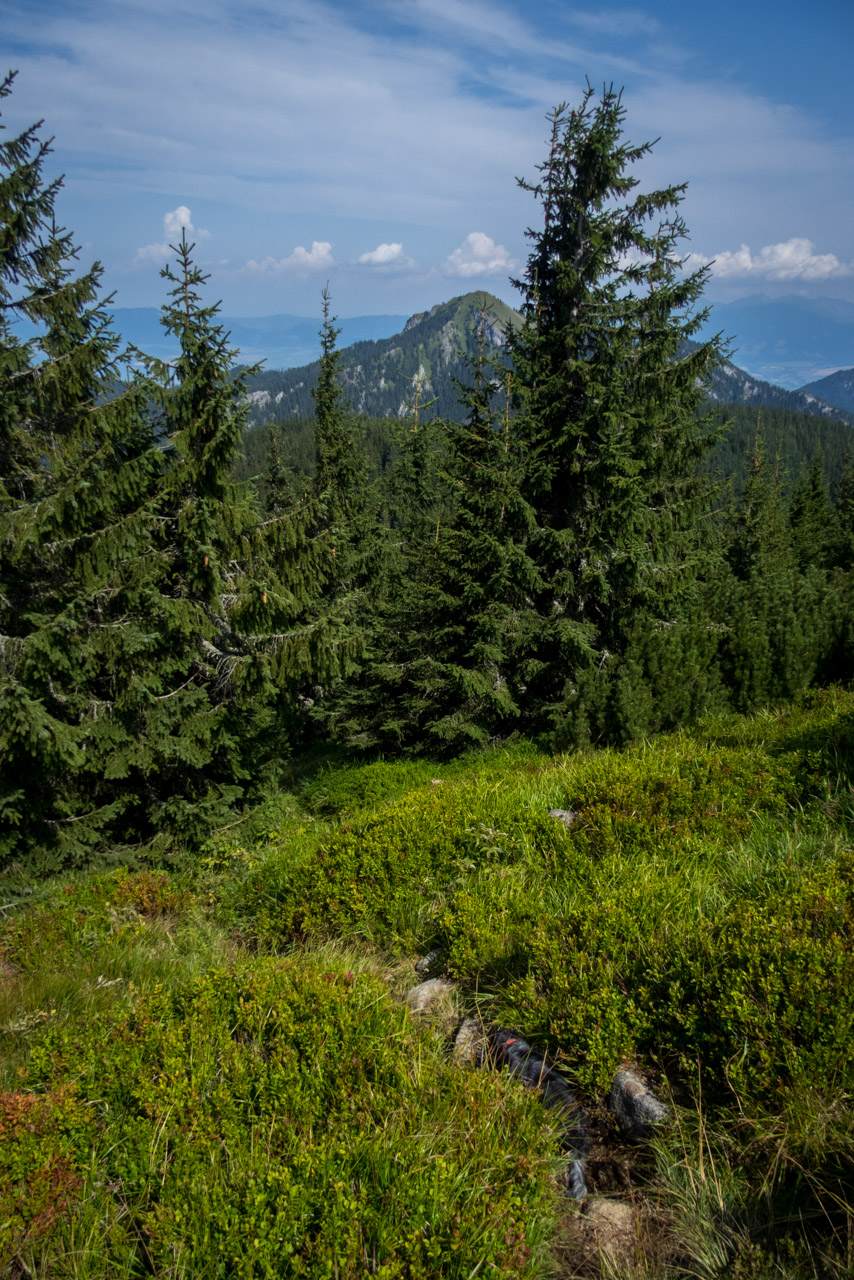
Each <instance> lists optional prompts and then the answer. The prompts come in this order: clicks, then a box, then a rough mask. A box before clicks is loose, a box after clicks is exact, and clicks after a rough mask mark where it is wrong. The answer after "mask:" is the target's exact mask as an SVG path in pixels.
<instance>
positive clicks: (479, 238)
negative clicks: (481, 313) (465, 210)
mask: <svg viewBox="0 0 854 1280" xmlns="http://www.w3.org/2000/svg"><path fill="white" fill-rule="evenodd" d="M518 265H519V264H518V263H517V262H516V261H515V260H514V259H513V258H511V257H510V255H509V253H508V252H507V250H506V249H505V248H504V245H503V244H496V243H495V241H494V240H492V239H491V238H490V237H489V236H487V235H484V233H483V232H482V231H471V232H470V233H469V234H468V235H467V236H466V238H465V240H464V241H463V243H462V244H461V245H460V247H459V249H455V250H454V252H453V253H452V254H450V255H449V257H448V259H447V261H446V263H445V270H446V271H447V272H448V274H449V275H452V276H465V277H471V276H497V275H500V274H503V273H504V272H507V271H513V270H515V268H516V267H517V266H518Z"/></svg>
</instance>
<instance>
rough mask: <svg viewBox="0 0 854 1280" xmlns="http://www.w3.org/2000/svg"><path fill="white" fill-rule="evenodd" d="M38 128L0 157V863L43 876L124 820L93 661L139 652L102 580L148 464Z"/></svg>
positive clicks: (139, 412)
mask: <svg viewBox="0 0 854 1280" xmlns="http://www.w3.org/2000/svg"><path fill="white" fill-rule="evenodd" d="M12 79H13V77H12V76H9V77H7V79H6V81H5V82H4V84H3V86H2V88H0V97H5V96H7V95H8V93H9V92H10V91H11V85H12ZM38 130H39V126H35V127H34V128H32V129H29V130H26V131H25V132H24V133H23V134H21V135H20V136H19V137H17V138H15V139H12V140H8V141H4V142H3V143H2V144H0V225H2V231H0V236H2V241H0V301H2V316H0V406H2V408H0V454H2V459H3V467H2V478H0V761H2V764H0V793H2V801H0V828H1V829H0V860H3V861H6V862H12V863H15V864H18V865H21V866H27V867H28V868H30V869H32V868H35V869H37V870H40V871H46V870H51V869H56V868H57V867H59V866H62V865H67V864H75V863H79V862H81V861H83V860H84V859H85V858H86V857H87V856H88V855H89V853H90V851H91V849H92V848H93V847H94V846H95V845H97V844H99V843H104V842H105V841H106V840H107V839H108V837H109V836H110V835H111V833H112V831H113V829H114V827H115V824H116V822H117V821H118V820H119V819H120V818H121V814H122V811H123V808H124V804H125V797H123V796H121V795H118V794H117V793H116V790H115V788H114V787H112V786H111V785H110V784H109V783H107V784H105V782H104V760H103V757H102V754H101V751H100V745H99V739H100V738H101V736H102V735H103V732H104V729H105V727H106V726H108V725H109V724H110V722H111V716H112V711H113V706H114V701H113V691H112V688H111V682H110V678H109V677H110V672H109V669H108V663H107V662H106V661H105V655H106V653H107V652H108V651H109V648H110V646H111V644H112V643H113V640H114V638H115V636H116V635H117V634H118V633H119V632H121V633H122V634H123V635H124V636H125V637H126V638H127V642H128V643H133V642H134V641H131V640H130V636H131V635H133V636H134V640H135V642H136V644H137V645H139V644H142V643H144V640H142V638H141V637H140V634H139V631H138V630H137V629H135V628H134V627H133V625H132V624H131V623H130V622H129V620H128V619H125V618H123V617H120V616H119V617H117V615H116V594H117V591H116V574H117V572H118V568H119V566H121V565H123V564H125V563H126V562H129V561H132V560H133V559H134V558H135V556H137V555H138V552H139V548H140V546H141V544H142V542H143V541H144V539H145V527H146V523H145V518H144V514H143V513H144V510H145V505H146V503H147V501H148V499H149V497H150V494H151V492H152V490H153V486H154V484H155V482H156V477H157V475H158V473H159V471H160V468H161V455H160V452H159V450H157V449H156V447H155V441H154V436H153V431H152V428H151V424H150V422H149V421H148V418H147V415H146V413H145V398H144V395H143V394H142V393H141V392H140V390H139V389H138V388H134V387H130V388H125V389H124V390H122V389H121V383H120V372H121V368H120V364H119V361H118V359H117V357H118V354H119V345H120V344H119V340H118V338H116V337H115V335H114V334H113V333H112V332H111V330H110V327H109V316H108V315H107V313H106V309H105V307H106V304H105V303H104V302H102V301H101V300H100V298H99V282H100V274H101V273H100V268H99V267H98V265H97V264H95V266H94V267H93V268H92V269H91V270H90V271H89V272H88V273H86V274H84V275H82V276H79V277H76V276H75V274H74V258H75V256H76V250H75V249H74V246H73V243H72V240H71V238H70V236H69V235H67V234H66V233H65V232H63V231H60V230H57V228H56V225H55V219H54V209H55V201H56V197H57V194H58V191H59V189H60V185H61V184H60V182H59V181H53V182H48V181H47V180H46V179H45V176H44V166H45V162H46V160H47V157H48V155H49V152H50V144H49V143H45V142H43V141H41V140H40V138H39V134H38ZM15 316H17V317H23V318H25V319H26V320H27V321H29V322H30V323H31V324H32V325H35V326H37V330H38V337H35V338H32V339H31V340H30V341H28V342H22V341H21V340H20V338H19V337H18V336H17V333H16V331H15V328H14V326H13V323H12V320H13V317H15Z"/></svg>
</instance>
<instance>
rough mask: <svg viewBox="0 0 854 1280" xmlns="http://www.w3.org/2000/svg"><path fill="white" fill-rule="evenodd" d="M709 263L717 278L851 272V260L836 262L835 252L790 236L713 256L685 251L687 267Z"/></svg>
mask: <svg viewBox="0 0 854 1280" xmlns="http://www.w3.org/2000/svg"><path fill="white" fill-rule="evenodd" d="M708 263H711V266H712V273H713V275H715V276H719V277H721V278H727V277H729V278H732V279H738V278H744V277H746V276H754V277H761V278H762V279H764V280H831V279H834V278H835V279H839V278H840V277H842V276H850V275H851V274H852V273H854V263H852V262H840V260H839V258H837V256H836V254H835V253H816V252H815V245H814V244H813V242H812V240H807V239H805V238H804V237H802V236H792V238H791V239H790V240H784V241H782V242H781V243H780V244H767V245H765V247H764V248H763V249H760V250H759V252H758V253H753V252H752V250H751V249H750V247H749V246H748V245H746V244H743V245H742V246H741V248H740V249H736V250H734V251H730V250H725V251H724V252H722V253H718V254H716V255H715V256H714V258H704V257H702V256H701V255H700V254H695V253H692V254H689V256H688V258H687V259H686V263H685V265H686V266H687V267H688V269H689V270H694V269H695V268H697V267H700V266H705V265H707V264H708Z"/></svg>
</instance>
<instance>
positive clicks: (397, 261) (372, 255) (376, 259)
mask: <svg viewBox="0 0 854 1280" xmlns="http://www.w3.org/2000/svg"><path fill="white" fill-rule="evenodd" d="M359 261H360V262H363V263H365V264H366V265H368V266H372V267H389V266H392V265H394V266H412V258H407V257H404V253H403V245H402V244H378V245H377V247H376V249H371V251H370V252H369V253H363V254H361V255H360V256H359Z"/></svg>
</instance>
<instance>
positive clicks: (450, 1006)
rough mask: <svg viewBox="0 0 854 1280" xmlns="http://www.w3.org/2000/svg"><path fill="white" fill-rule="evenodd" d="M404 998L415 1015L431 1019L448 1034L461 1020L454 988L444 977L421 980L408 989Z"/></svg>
mask: <svg viewBox="0 0 854 1280" xmlns="http://www.w3.org/2000/svg"><path fill="white" fill-rule="evenodd" d="M404 1000H405V1001H406V1006H407V1008H408V1009H409V1012H410V1013H411V1014H412V1015H413V1016H414V1017H416V1018H425V1019H429V1021H430V1022H432V1023H435V1024H436V1026H437V1028H438V1029H440V1030H441V1031H443V1032H446V1033H447V1034H450V1032H451V1031H452V1030H453V1028H454V1027H455V1026H456V1025H457V1022H458V1021H459V1014H458V1013H457V1011H456V1009H455V1008H454V988H453V986H452V984H451V983H450V982H446V981H445V979H444V978H430V979H429V980H428V981H427V982H419V984H418V986H417V987H411V988H410V990H409V991H407V993H406V995H405V996H404Z"/></svg>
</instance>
